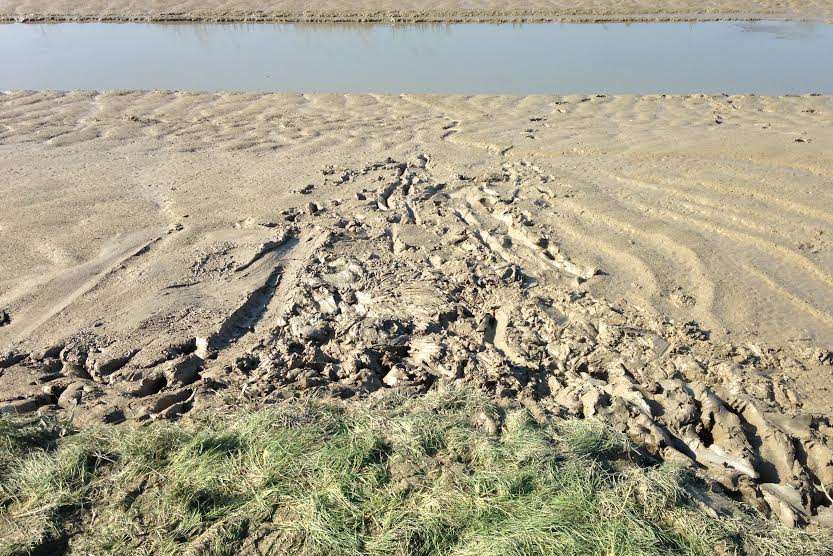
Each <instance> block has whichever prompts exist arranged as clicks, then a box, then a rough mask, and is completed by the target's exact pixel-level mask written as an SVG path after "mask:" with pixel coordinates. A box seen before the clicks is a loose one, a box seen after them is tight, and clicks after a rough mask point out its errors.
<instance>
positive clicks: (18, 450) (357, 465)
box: [0, 390, 831, 556]
mask: <svg viewBox="0 0 833 556" xmlns="http://www.w3.org/2000/svg"><path fill="white" fill-rule="evenodd" d="M632 456H633V452H632V451H631V449H630V448H629V447H628V445H627V442H626V441H625V439H624V438H622V437H620V436H619V435H618V434H616V433H615V432H613V431H611V430H609V429H608V428H606V427H604V426H602V425H600V424H598V423H595V422H593V421H555V422H551V423H545V424H540V423H537V422H536V421H535V420H534V419H533V418H532V417H531V415H530V414H529V412H528V411H527V410H525V409H523V408H521V407H518V406H514V407H499V406H497V405H495V404H493V403H491V402H489V401H488V400H486V399H485V398H483V397H481V396H480V395H479V394H477V393H473V392H470V391H465V390H460V391H449V392H439V393H432V394H429V395H426V396H424V397H420V398H414V399H408V398H402V397H398V396H396V395H389V396H387V397H385V398H383V399H381V400H376V401H374V402H363V403H357V404H354V405H352V406H349V407H345V406H339V405H335V404H333V403H327V402H322V401H316V400H312V399H305V400H295V401H290V402H286V403H283V404H280V405H277V406H274V407H272V408H270V409H264V410H260V411H256V412H244V411H240V412H238V413H236V414H231V415H224V414H218V413H206V414H203V415H200V416H194V417H189V418H187V419H185V420H183V421H180V422H154V423H150V424H148V425H145V426H139V427H130V426H107V427H101V428H97V429H92V430H85V431H83V432H77V431H73V430H71V428H68V427H67V426H65V425H63V424H61V423H58V422H55V421H52V420H48V419H41V418H11V417H0V555H11V554H60V553H70V554H125V555H126V554H131V555H132V554H171V555H173V554H194V555H196V554H205V555H209V554H210V555H220V554H241V553H242V554H247V553H251V554H301V555H317V554H320V555H353V554H367V555H407V554H414V555H435V554H436V555H454V556H468V555H471V556H491V555H494V556H503V555H527V554H529V555H533V554H552V555H579V554H582V555H583V554H600V555H637V554H639V555H667V554H685V555H700V554H702V555H708V554H767V555H769V554H772V555H785V556H786V555H794V554H802V555H813V554H819V555H820V554H829V552H827V551H828V550H829V548H828V547H829V546H830V544H828V543H829V542H830V540H831V539H830V538H829V537H827V538H825V537H823V536H821V535H819V534H812V533H807V532H803V531H798V530H789V529H785V528H783V527H781V526H780V525H778V524H776V523H775V522H774V521H771V520H767V519H764V518H763V517H761V516H759V515H757V514H755V513H754V512H751V511H750V510H744V511H740V510H739V511H736V512H734V513H733V514H732V515H727V516H723V517H720V518H716V517H714V516H713V515H712V514H711V513H710V512H708V511H707V510H705V509H704V508H703V507H702V506H701V505H699V504H698V503H697V502H696V501H695V499H696V498H697V497H696V496H695V494H696V493H697V492H701V490H698V489H701V488H702V486H701V485H698V483H697V482H696V480H694V479H693V478H692V477H690V476H688V474H687V473H686V472H684V471H682V470H680V469H678V468H674V467H671V466H666V465H658V466H652V465H647V464H645V463H642V464H639V463H637V462H636V461H634V459H638V458H633V457H632Z"/></svg>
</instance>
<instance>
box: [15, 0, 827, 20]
mask: <svg viewBox="0 0 833 556" xmlns="http://www.w3.org/2000/svg"><path fill="white" fill-rule="evenodd" d="M661 4H662V6H661V7H658V6H657V2H655V1H649V0H590V1H584V2H580V3H576V2H566V1H564V0H531V1H525V2H517V1H516V2H502V1H498V0H407V1H404V2H402V1H393V0H336V1H334V2H324V1H322V0H313V1H309V0H305V1H301V0H273V1H271V2H268V3H264V2H254V1H252V0H207V1H206V0H199V1H197V0H181V1H178V2H160V1H158V0H139V1H138V2H136V1H128V0H48V1H47V0H3V1H2V2H0V20H3V19H4V20H7V21H13V20H29V21H37V20H47V21H50V20H51V21H76V20H90V21H99V20H107V21H120V20H134V21H148V20H152V21H182V20H187V21H218V20H222V21H273V22H297V21H319V22H327V21H329V22H337V21H339V22H344V21H374V22H386V23H387V22H391V21H402V22H451V21H488V22H502V21H643V20H650V21H653V20H684V21H696V20H714V19H727V18H732V19H753V18H779V19H827V20H829V19H831V18H833V2H831V1H830V0H786V1H778V0H708V1H706V2H695V1H693V0H673V1H669V2H662V3H661Z"/></svg>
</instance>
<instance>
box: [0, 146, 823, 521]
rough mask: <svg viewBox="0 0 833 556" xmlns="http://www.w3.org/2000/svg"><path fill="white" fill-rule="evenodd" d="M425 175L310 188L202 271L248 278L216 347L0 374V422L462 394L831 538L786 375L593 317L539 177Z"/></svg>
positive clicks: (809, 440)
mask: <svg viewBox="0 0 833 556" xmlns="http://www.w3.org/2000/svg"><path fill="white" fill-rule="evenodd" d="M430 160H431V159H430V157H429V156H428V155H418V156H416V157H414V158H413V159H412V160H411V162H399V161H396V160H391V159H388V160H385V161H382V162H379V163H374V164H371V165H368V166H366V167H363V168H357V169H349V168H347V169H340V170H336V169H335V168H325V169H324V171H323V172H322V175H323V180H324V182H325V184H331V185H332V184H336V185H337V186H338V188H339V189H338V191H343V197H342V198H341V199H338V202H337V203H333V204H330V205H328V206H320V205H316V206H315V209H314V210H312V209H310V210H307V211H305V212H300V211H289V212H287V213H286V214H285V215H283V216H284V222H283V223H281V224H277V223H275V224H273V225H271V226H269V227H268V228H264V229H266V230H268V233H270V234H273V236H270V237H273V239H270V240H268V241H265V242H260V243H258V246H256V248H253V249H252V252H251V254H250V255H247V256H246V257H245V258H244V260H245V262H244V264H240V265H237V266H235V265H234V264H233V262H230V261H231V259H229V258H228V257H226V255H225V253H230V252H233V250H234V249H235V246H234V245H226V246H225V247H224V251H223V257H222V258H218V257H214V258H211V257H208V256H206V255H205V254H203V255H199V254H195V259H196V262H195V263H194V266H193V269H194V270H193V272H194V276H197V277H199V278H201V279H204V277H205V276H219V277H222V279H223V280H232V279H235V280H237V279H239V280H244V279H251V276H255V275H257V276H261V275H262V279H260V280H258V281H254V280H252V282H251V284H252V285H251V288H250V290H249V291H248V294H247V295H246V296H244V297H243V299H242V300H241V303H240V305H239V308H238V309H237V310H235V311H233V312H232V313H230V314H229V315H227V316H226V317H225V318H224V320H222V321H221V322H219V323H218V324H217V325H216V326H215V328H214V329H210V330H192V331H191V334H190V335H187V334H186V336H185V337H179V338H173V337H172V338H158V339H157V340H156V341H155V342H154V343H151V344H146V345H129V342H126V341H125V340H124V339H120V338H105V337H100V336H97V335H96V334H95V333H94V332H92V333H90V332H85V333H83V334H79V335H78V336H76V337H73V338H67V339H66V340H65V341H64V342H62V343H61V344H60V345H53V346H46V347H44V348H42V349H40V350H37V351H32V352H30V353H15V354H14V355H12V354H8V355H5V356H3V357H4V359H0V362H1V363H2V365H0V366H2V367H3V374H2V375H0V391H2V392H4V396H5V395H6V394H5V393H6V392H11V393H12V396H10V397H7V399H4V400H2V401H0V411H2V412H6V413H20V412H31V411H41V412H53V413H59V414H62V415H65V416H67V417H68V418H71V419H73V420H75V421H76V422H80V423H81V424H85V423H96V422H119V421H122V420H126V419H127V420H138V421H141V420H148V419H161V418H173V417H176V416H178V415H182V414H183V413H185V412H188V411H198V410H199V409H200V408H205V407H216V406H224V405H235V404H239V403H242V402H245V403H251V404H255V405H263V404H268V403H269V402H270V401H275V400H277V399H282V398H286V397H288V396H292V395H293V394H294V393H297V392H301V391H315V392H318V393H320V394H321V395H323V396H331V397H335V398H339V399H350V398H357V397H366V396H374V395H376V393H378V392H381V391H384V390H387V389H399V390H401V391H403V392H407V393H412V394H414V395H419V394H420V393H424V392H426V391H428V390H429V389H432V388H446V387H451V386H454V385H468V386H469V387H474V388H477V389H480V390H482V391H484V392H487V393H489V394H490V395H491V396H493V397H495V398H497V399H500V398H513V399H519V400H521V401H522V402H523V403H524V404H526V405H527V406H528V407H530V408H532V409H533V410H534V412H535V413H537V414H540V415H541V416H546V415H548V414H549V415H558V416H563V417H579V418H587V419H597V420H600V421H603V422H605V423H608V424H609V425H611V426H613V427H614V428H616V429H618V430H619V431H621V432H623V433H625V434H627V435H628V436H629V437H630V438H631V439H632V440H634V442H636V443H637V444H639V445H640V446H643V447H644V449H645V450H647V455H648V456H650V457H653V458H655V459H656V460H665V461H673V462H676V463H678V464H680V465H683V466H686V467H689V468H691V469H692V470H694V471H695V472H696V473H698V474H700V475H701V476H702V477H704V478H706V479H707V480H709V481H710V482H711V484H712V485H713V487H714V488H715V489H719V490H720V491H723V492H725V493H728V494H729V495H731V496H733V497H735V498H740V499H743V500H745V501H746V502H748V503H750V504H751V505H753V506H755V507H757V508H759V509H760V510H762V511H764V512H766V513H769V514H772V515H775V516H777V517H778V518H779V519H780V520H781V521H782V522H784V523H786V524H788V525H791V526H818V527H829V526H830V525H831V522H833V509H832V506H831V504H832V503H833V502H831V496H833V491H831V490H830V489H831V487H832V486H833V425H831V423H830V421H829V419H828V418H827V417H825V416H822V415H812V414H806V413H804V412H802V407H801V400H800V399H799V396H798V394H797V393H796V391H795V388H794V386H793V384H792V382H791V380H790V379H789V378H788V374H787V373H784V372H781V371H783V370H784V369H788V368H789V369H794V368H796V367H802V366H803V365H804V364H805V363H803V362H802V360H801V358H800V357H797V356H795V355H794V354H791V353H787V352H785V351H784V350H780V349H766V348H761V347H759V346H749V345H745V346H743V345H733V344H728V343H719V342H715V341H713V340H711V339H710V337H709V334H708V333H707V331H704V330H702V329H701V328H700V327H699V326H698V325H697V324H696V323H677V322H673V321H670V320H668V319H661V318H656V317H652V316H648V315H646V314H644V313H642V312H640V311H638V310H637V309H635V308H633V307H629V306H622V305H614V304H611V303H608V302H606V301H604V300H600V299H595V298H593V297H592V296H590V295H589V294H587V293H586V291H583V290H582V288H581V284H582V283H584V282H586V281H588V280H593V279H596V277H597V276H598V275H599V274H600V272H601V271H600V270H599V269H595V268H584V267H581V266H580V265H578V264H576V263H574V262H573V261H572V260H570V259H569V257H567V256H566V255H565V254H563V253H561V252H560V251H559V249H558V247H557V245H556V244H554V242H552V241H550V238H553V237H555V236H556V234H555V231H553V230H548V229H544V227H543V226H540V225H538V224H536V222H535V221H534V217H533V216H532V213H531V212H530V211H529V210H527V209H526V208H525V207H526V204H527V203H544V202H546V199H545V198H544V197H543V196H542V194H541V192H540V190H539V189H538V188H536V184H540V183H543V182H545V181H546V179H548V177H547V176H541V175H540V174H539V173H537V172H536V169H535V168H534V166H532V165H529V164H525V163H521V164H506V165H504V167H503V168H502V169H501V171H499V172H495V173H489V174H486V175H483V176H481V177H479V178H468V177H465V176H462V177H461V178H460V179H459V180H457V181H455V182H453V183H442V182H438V181H437V180H435V179H434V177H433V176H432V174H431V164H430ZM322 185H323V184H322ZM310 187H315V184H312V185H311V186H310ZM213 261H221V264H219V263H218V264H215V263H214V262H213ZM257 273H260V274H257ZM180 336H181V335H180ZM819 353H820V354H821V355H818V354H819ZM814 354H815V355H814V357H815V358H816V359H817V361H816V363H819V362H820V363H821V364H825V361H827V360H829V359H830V358H829V357H828V355H829V354H828V353H827V352H823V351H820V352H814Z"/></svg>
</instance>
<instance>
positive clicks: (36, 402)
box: [0, 396, 50, 415]
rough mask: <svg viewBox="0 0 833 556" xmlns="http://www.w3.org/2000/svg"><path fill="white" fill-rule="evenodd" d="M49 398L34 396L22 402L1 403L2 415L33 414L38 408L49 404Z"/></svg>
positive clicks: (0, 413) (0, 410)
mask: <svg viewBox="0 0 833 556" xmlns="http://www.w3.org/2000/svg"><path fill="white" fill-rule="evenodd" d="M49 401H50V398H49V396H33V397H31V398H24V399H22V400H12V401H9V402H0V415H17V414H20V413H31V412H33V411H37V410H38V408H40V407H42V406H44V405H47V404H49Z"/></svg>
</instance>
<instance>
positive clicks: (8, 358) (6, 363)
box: [0, 351, 26, 369]
mask: <svg viewBox="0 0 833 556" xmlns="http://www.w3.org/2000/svg"><path fill="white" fill-rule="evenodd" d="M24 359H26V355H25V354H23V353H18V352H16V351H7V352H5V353H0V369H7V368H9V367H11V366H12V365H17V364H18V363H20V362H21V361H23V360H24Z"/></svg>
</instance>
